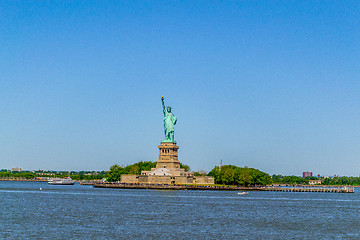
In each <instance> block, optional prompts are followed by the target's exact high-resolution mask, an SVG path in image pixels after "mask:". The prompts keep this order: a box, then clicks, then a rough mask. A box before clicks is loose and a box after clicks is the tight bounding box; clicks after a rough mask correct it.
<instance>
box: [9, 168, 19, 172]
mask: <svg viewBox="0 0 360 240" xmlns="http://www.w3.org/2000/svg"><path fill="white" fill-rule="evenodd" d="M11 172H21V168H19V167H14V168H12V169H11Z"/></svg>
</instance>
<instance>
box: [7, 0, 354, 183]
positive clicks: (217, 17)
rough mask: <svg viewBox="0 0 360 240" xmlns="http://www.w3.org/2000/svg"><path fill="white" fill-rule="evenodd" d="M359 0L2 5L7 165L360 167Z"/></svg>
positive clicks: (292, 170) (323, 170)
mask: <svg viewBox="0 0 360 240" xmlns="http://www.w3.org/2000/svg"><path fill="white" fill-rule="evenodd" d="M359 16H360V3H359V2H358V1H322V0H321V1H315V0H312V1H89V0H86V1H73V0H72V1H64V0H61V1H60V0H59V1H2V2H1V3H0V46H1V47H0V111H1V114H0V136H1V137H0V168H11V167H15V166H19V167H22V168H23V169H30V170H32V169H52V170H108V169H109V167H110V166H111V165H113V164H120V165H127V164H131V163H134V162H137V161H156V160H157V157H158V150H157V146H158V145H159V143H160V141H161V140H162V139H163V123H162V117H163V116H162V107H161V100H160V98H161V96H162V95H164V96H165V102H166V104H167V105H170V106H172V107H173V112H174V114H175V115H176V116H177V117H178V123H177V125H176V128H175V139H176V140H177V142H178V145H179V146H180V150H179V151H180V152H179V159H180V161H181V162H183V163H185V164H188V165H190V166H191V168H192V170H195V171H196V170H201V169H204V170H207V171H209V170H211V169H212V168H213V167H214V166H215V165H219V162H220V160H223V164H235V165H238V166H249V167H254V168H258V169H260V170H262V171H265V172H268V173H270V174H286V175H288V174H289V175H290V174H294V175H300V174H301V172H302V171H312V172H314V173H315V174H318V173H319V174H321V175H333V174H339V175H353V176H359V174H360V127H359V124H360V121H359V119H360V79H359V76H360V71H359V70H360V69H359V66H360V62H359V59H360V17H359Z"/></svg>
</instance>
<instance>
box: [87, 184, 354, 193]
mask: <svg viewBox="0 0 360 240" xmlns="http://www.w3.org/2000/svg"><path fill="white" fill-rule="evenodd" d="M93 187H94V188H117V189H154V190H202V191H274V192H326V193H330V192H332V193H354V187H353V186H350V187H349V186H336V187H313V186H310V187H309V186H303V187H293V188H281V187H267V186H261V187H240V186H216V185H180V184H178V185H169V184H139V183H95V184H93Z"/></svg>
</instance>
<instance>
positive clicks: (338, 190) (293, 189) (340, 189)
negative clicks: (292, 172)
mask: <svg viewBox="0 0 360 240" xmlns="http://www.w3.org/2000/svg"><path fill="white" fill-rule="evenodd" d="M264 190H265V191H275V192H325V193H354V186H338V187H328V186H317V187H309V186H294V187H266V188H264Z"/></svg>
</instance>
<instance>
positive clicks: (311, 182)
mask: <svg viewBox="0 0 360 240" xmlns="http://www.w3.org/2000/svg"><path fill="white" fill-rule="evenodd" d="M309 184H310V185H316V184H321V180H309Z"/></svg>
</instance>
